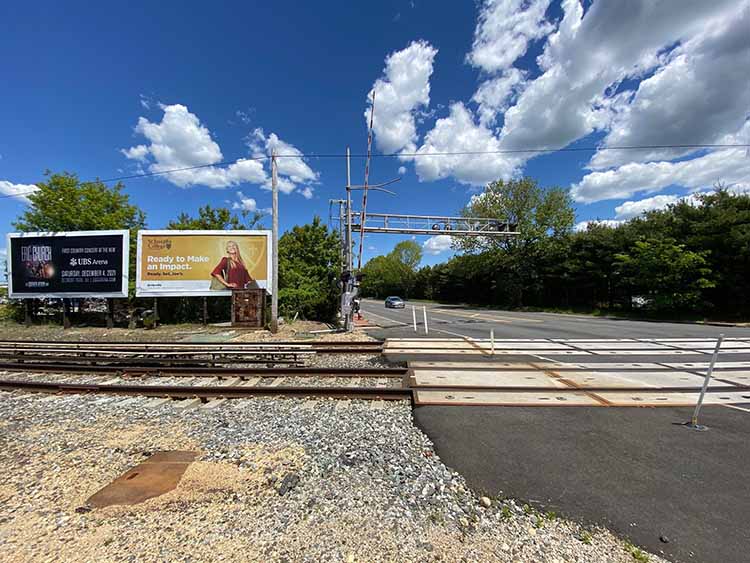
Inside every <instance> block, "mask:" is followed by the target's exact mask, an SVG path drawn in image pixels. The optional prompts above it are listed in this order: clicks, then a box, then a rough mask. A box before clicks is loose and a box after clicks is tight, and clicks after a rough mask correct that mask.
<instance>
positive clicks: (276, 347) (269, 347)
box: [0, 340, 383, 355]
mask: <svg viewBox="0 0 750 563" xmlns="http://www.w3.org/2000/svg"><path fill="white" fill-rule="evenodd" d="M382 350H383V343H382V342H379V341H376V340H360V341H351V342H338V341H337V342H300V341H271V342H268V341H266V342H216V343H213V342H198V343H195V342H97V341H81V342H56V341H30V340H0V354H12V353H17V352H34V353H41V352H45V353H71V352H87V353H95V352H110V353H131V354H172V355H180V354H201V353H203V354H207V353H208V354H210V353H213V354H219V353H229V352H231V353H252V352H268V353H271V352H277V353H279V352H306V351H307V352H316V353H318V354H377V353H380V352H382Z"/></svg>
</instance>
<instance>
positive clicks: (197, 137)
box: [121, 104, 319, 197]
mask: <svg viewBox="0 0 750 563" xmlns="http://www.w3.org/2000/svg"><path fill="white" fill-rule="evenodd" d="M160 107H161V109H162V110H163V111H164V116H163V117H162V120H161V122H159V123H154V122H151V121H149V120H148V119H146V118H145V117H141V118H139V119H138V125H137V126H136V128H135V132H136V133H139V134H141V135H143V136H144V137H145V138H146V139H147V140H148V141H149V143H148V144H139V145H135V146H133V147H130V148H127V149H122V150H121V152H122V154H123V155H125V156H126V157H127V158H129V159H130V160H135V161H138V162H140V163H143V164H148V166H147V168H148V170H149V172H166V171H169V170H179V169H184V168H191V169H189V170H179V171H178V172H169V173H168V174H165V175H164V177H165V178H166V179H167V180H168V181H170V182H171V183H173V184H175V185H176V186H180V187H183V188H186V187H190V186H196V185H200V186H208V187H210V188H227V187H231V186H237V185H239V184H242V183H245V182H248V183H251V184H258V185H260V186H261V187H262V188H265V189H269V190H270V189H271V179H270V175H269V173H268V171H267V167H268V166H269V164H268V162H267V159H266V158H265V157H266V156H268V155H270V154H271V151H272V150H274V149H276V152H277V154H280V155H283V156H282V157H280V158H279V159H278V160H277V162H278V172H279V191H281V192H282V193H286V194H288V193H291V192H293V191H294V190H295V189H296V188H297V184H298V183H302V182H305V183H316V182H318V179H319V174H318V173H317V172H315V171H314V170H312V168H310V166H308V165H307V163H305V161H304V160H303V158H302V156H301V155H302V153H301V152H300V151H299V150H298V149H297V148H296V147H294V146H293V145H291V144H289V143H287V142H285V141H283V140H281V139H279V137H278V135H276V134H275V133H271V134H269V135H268V136H266V135H265V133H264V132H263V129H261V128H256V129H255V130H254V131H253V132H252V133H251V134H250V135H249V137H248V139H249V142H248V145H249V147H250V149H251V150H252V152H253V154H252V157H251V158H240V159H238V160H236V161H234V162H233V163H232V164H230V165H229V166H225V165H222V164H221V163H222V160H223V158H224V156H223V154H222V152H221V148H220V147H219V145H218V144H217V143H216V142H215V141H214V140H213V138H212V136H211V132H210V131H209V130H208V128H207V127H206V126H205V125H203V124H202V123H201V121H200V119H199V118H198V116H197V115H195V114H193V113H191V112H190V111H189V110H188V108H187V107H185V106H183V105H180V104H174V105H169V106H160ZM297 155H299V156H297ZM264 163H265V164H264ZM196 167H197V168H196ZM310 193H311V188H309V187H308V188H306V189H305V190H304V191H303V194H302V195H303V196H305V197H307V195H305V194H310Z"/></svg>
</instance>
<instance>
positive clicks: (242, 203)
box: [232, 192, 258, 213]
mask: <svg viewBox="0 0 750 563" xmlns="http://www.w3.org/2000/svg"><path fill="white" fill-rule="evenodd" d="M237 198H238V199H239V201H235V202H234V203H233V204H232V209H241V210H242V211H249V212H251V213H252V212H253V211H255V210H257V209H258V203H257V202H256V201H255V199H253V198H252V197H246V196H245V194H243V193H242V192H237Z"/></svg>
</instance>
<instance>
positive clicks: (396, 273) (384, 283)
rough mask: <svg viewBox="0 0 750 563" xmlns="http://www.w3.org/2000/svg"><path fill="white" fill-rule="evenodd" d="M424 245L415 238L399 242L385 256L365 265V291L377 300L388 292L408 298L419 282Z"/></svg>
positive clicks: (363, 275) (377, 257)
mask: <svg viewBox="0 0 750 563" xmlns="http://www.w3.org/2000/svg"><path fill="white" fill-rule="evenodd" d="M421 261H422V248H421V247H420V246H419V244H417V243H416V242H414V241H413V240H404V241H401V242H399V243H398V244H397V245H396V246H395V247H394V248H393V250H391V251H390V252H389V253H388V254H386V255H385V256H376V257H375V258H373V259H371V260H369V261H368V262H367V264H365V266H364V267H363V268H362V285H361V288H362V294H363V295H366V296H372V297H376V298H378V299H380V298H383V297H387V296H388V295H403V296H404V297H405V298H407V297H409V296H410V295H411V293H412V290H413V288H414V286H415V283H416V276H417V266H418V265H419V263H420V262H421Z"/></svg>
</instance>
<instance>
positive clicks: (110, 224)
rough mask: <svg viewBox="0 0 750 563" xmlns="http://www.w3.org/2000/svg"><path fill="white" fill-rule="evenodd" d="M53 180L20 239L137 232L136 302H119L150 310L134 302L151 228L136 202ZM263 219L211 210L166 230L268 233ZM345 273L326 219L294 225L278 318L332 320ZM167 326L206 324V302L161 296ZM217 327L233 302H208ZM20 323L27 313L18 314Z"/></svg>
mask: <svg viewBox="0 0 750 563" xmlns="http://www.w3.org/2000/svg"><path fill="white" fill-rule="evenodd" d="M46 177H47V179H46V181H45V182H40V183H39V184H37V186H38V188H39V189H38V190H37V191H35V192H34V193H32V194H30V195H29V196H28V198H29V205H28V206H27V208H26V209H25V210H24V212H23V213H22V214H21V216H20V217H18V219H17V220H16V221H15V222H14V223H13V227H14V228H15V229H17V230H18V231H20V232H35V231H45V232H54V231H88V230H92V231H95V230H106V229H128V230H129V231H130V266H129V286H130V287H129V290H130V291H129V298H128V300H127V302H126V303H122V302H120V300H118V305H117V306H118V307H119V308H121V309H122V308H126V309H128V310H129V311H131V312H132V311H133V310H139V309H147V308H150V307H151V306H152V305H153V301H152V300H151V299H144V298H136V296H135V271H136V268H135V261H136V244H137V233H138V231H139V230H142V229H145V228H146V214H145V213H144V212H143V210H141V209H140V208H139V207H138V206H137V205H134V204H132V203H131V202H130V198H129V196H128V195H127V194H126V193H124V189H125V186H124V185H123V184H122V183H121V182H118V183H117V184H115V185H113V186H107V185H106V184H104V183H103V182H100V181H94V182H81V181H80V180H79V179H78V177H77V176H76V175H75V174H71V173H67V172H65V173H51V172H48V173H47V174H46ZM263 218H264V214H263V213H261V212H258V211H256V212H252V213H249V212H246V211H242V212H241V213H240V214H239V215H238V214H236V213H235V212H233V211H232V210H230V209H228V208H224V207H212V206H210V205H205V206H203V207H201V208H200V209H199V210H198V214H197V215H196V216H191V215H189V214H187V213H184V212H182V213H179V214H178V215H177V216H176V217H175V219H173V220H171V221H169V223H168V224H167V226H166V228H167V229H175V230H236V229H259V228H263V225H262V221H263ZM340 267H341V261H340V240H339V236H338V233H336V232H335V231H329V229H328V228H327V227H326V225H325V224H323V223H322V222H321V220H320V218H319V217H315V218H314V219H313V221H312V222H311V223H308V224H306V225H301V226H295V227H294V228H293V229H291V230H290V231H287V232H286V233H284V234H283V235H282V236H281V237H280V238H279V313H280V315H281V316H284V317H286V318H292V317H294V316H295V315H296V316H298V317H299V318H302V319H315V320H321V321H333V320H334V319H335V316H336V310H337V305H338V287H337V281H338V275H339V270H340ZM158 311H159V317H160V320H161V322H167V323H179V322H200V321H201V320H202V318H203V301H202V299H201V298H195V297H161V298H159V305H158ZM208 313H209V320H211V321H225V320H228V319H229V316H230V300H229V299H227V298H226V297H209V298H208ZM12 314H13V316H15V317H16V318H21V317H22V316H23V308H22V307H21V306H20V305H19V304H18V303H16V305H15V306H14V307H13V308H12Z"/></svg>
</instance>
